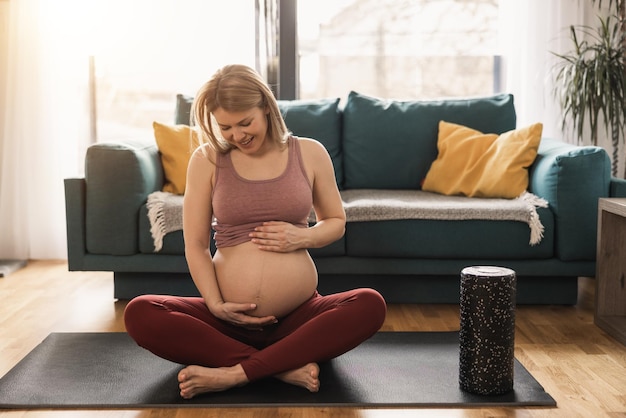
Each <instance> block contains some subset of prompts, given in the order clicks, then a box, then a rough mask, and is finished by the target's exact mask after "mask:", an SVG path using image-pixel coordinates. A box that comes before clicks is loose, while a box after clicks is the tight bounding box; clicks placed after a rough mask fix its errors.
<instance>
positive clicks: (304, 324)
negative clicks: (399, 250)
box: [124, 289, 386, 381]
mask: <svg viewBox="0 0 626 418" xmlns="http://www.w3.org/2000/svg"><path fill="white" fill-rule="evenodd" d="M385 315H386V304H385V301H384V299H383V298H382V296H381V295H380V294H379V293H378V292H376V291H375V290H372V289H355V290H351V291H347V292H343V293H337V294H332V295H327V296H321V295H320V294H319V293H317V292H316V293H315V294H314V295H313V296H312V297H311V298H310V299H309V300H307V301H306V302H304V303H303V304H302V305H300V306H299V307H298V308H296V309H295V310H294V311H293V312H291V313H290V314H289V315H287V316H286V317H284V318H280V319H279V320H278V323H276V324H273V325H269V326H265V327H263V330H262V331H251V330H246V329H244V328H241V327H237V326H234V325H231V324H229V323H227V322H225V321H222V320H220V319H218V318H216V317H215V316H213V314H211V312H210V311H209V310H208V308H207V306H206V304H205V303H204V300H203V299H202V298H199V297H197V298H192V297H177V296H160V295H144V296H139V297H136V298H135V299H133V300H131V301H130V302H129V303H128V305H127V306H126V311H125V312H124V321H125V323H126V330H127V332H128V334H129V335H130V336H131V337H132V338H133V339H134V340H135V341H136V342H137V344H139V345H140V346H141V347H144V348H145V349H147V350H149V351H151V352H152V353H154V354H156V355H157V356H159V357H162V358H165V359H167V360H170V361H173V362H175V363H180V364H186V365H189V364H194V365H200V366H205V367H225V366H234V365H236V364H241V366H242V367H243V369H244V371H245V373H246V376H247V377H248V379H249V380H250V381H254V380H258V379H262V378H265V377H269V376H274V375H276V374H278V373H282V372H285V371H288V370H294V369H297V368H299V367H302V366H304V365H305V364H307V363H311V362H322V361H327V360H330V359H332V358H334V357H337V356H339V355H341V354H343V353H345V352H347V351H349V350H351V349H353V348H354V347H356V346H357V345H359V344H360V343H362V342H363V341H365V340H366V339H368V338H369V337H371V336H372V335H373V334H374V333H376V331H378V330H379V329H380V327H381V325H382V324H383V322H384V320H385Z"/></svg>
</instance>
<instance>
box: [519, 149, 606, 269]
mask: <svg viewBox="0 0 626 418" xmlns="http://www.w3.org/2000/svg"><path fill="white" fill-rule="evenodd" d="M610 172H611V162H610V159H609V156H608V154H607V153H606V151H605V150H604V149H603V148H601V147H596V146H577V145H573V144H568V143H565V142H562V141H557V140H554V139H548V138H543V139H542V140H541V144H540V146H539V152H538V155H537V158H536V160H535V162H534V164H533V165H532V166H531V167H530V170H529V173H530V182H529V189H530V191H531V192H532V193H534V194H536V195H538V196H541V197H543V198H544V199H546V200H547V201H548V203H549V204H550V208H551V209H552V211H553V212H554V216H555V223H556V231H557V236H556V237H555V245H556V248H555V251H556V253H557V256H558V257H559V258H560V259H561V260H595V257H596V231H597V219H598V199H599V198H601V197H607V196H608V195H609V185H610V179H611V173H610Z"/></svg>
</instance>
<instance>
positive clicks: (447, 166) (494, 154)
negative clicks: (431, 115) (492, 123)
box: [422, 121, 543, 199]
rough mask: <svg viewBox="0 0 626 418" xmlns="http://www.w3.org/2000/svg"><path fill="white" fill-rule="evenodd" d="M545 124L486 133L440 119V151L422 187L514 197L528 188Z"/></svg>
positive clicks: (495, 196) (465, 194)
mask: <svg viewBox="0 0 626 418" xmlns="http://www.w3.org/2000/svg"><path fill="white" fill-rule="evenodd" d="M542 130H543V125H542V124H541V123H536V124H533V125H531V126H528V127H525V128H521V129H516V130H512V131H508V132H505V133H503V134H502V135H496V134H488V133H487V134H486V133H482V132H480V131H477V130H475V129H471V128H468V127H466V126H463V125H457V124H454V123H448V122H445V121H441V122H439V139H438V141H437V148H438V150H439V154H438V155H437V159H436V160H435V161H434V162H433V163H432V165H431V166H430V169H429V170H428V173H427V174H426V178H425V179H424V184H423V185H422V189H423V190H426V191H431V192H436V193H441V194H446V195H464V196H469V197H492V198H505V199H514V198H516V197H518V196H520V195H521V194H522V193H523V192H524V191H525V190H527V189H528V167H530V165H531V164H532V163H533V161H534V160H535V157H536V156H537V148H538V147H539V142H540V141H541V133H542Z"/></svg>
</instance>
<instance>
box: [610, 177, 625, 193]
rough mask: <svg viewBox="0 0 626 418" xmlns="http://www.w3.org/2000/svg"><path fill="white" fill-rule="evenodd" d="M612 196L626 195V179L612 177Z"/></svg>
mask: <svg viewBox="0 0 626 418" xmlns="http://www.w3.org/2000/svg"><path fill="white" fill-rule="evenodd" d="M609 196H610V197H626V180H624V179H620V178H617V177H611V188H610V190H609Z"/></svg>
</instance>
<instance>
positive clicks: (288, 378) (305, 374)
mask: <svg viewBox="0 0 626 418" xmlns="http://www.w3.org/2000/svg"><path fill="white" fill-rule="evenodd" d="M319 377H320V367H319V366H318V365H317V364H316V363H309V364H305V365H304V366H302V367H300V368H299V369H294V370H290V371H288V372H284V373H280V374H277V375H276V378H278V379H280V380H282V381H283V382H285V383H289V384H291V385H296V386H301V387H303V388H305V389H308V390H309V392H317V391H319V390H320V379H319Z"/></svg>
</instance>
